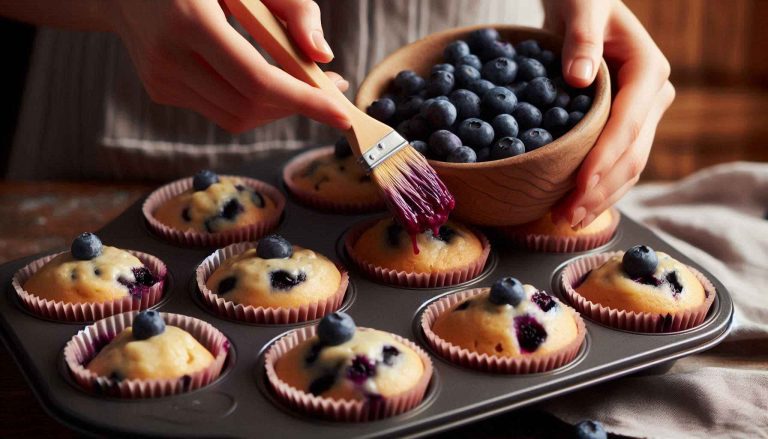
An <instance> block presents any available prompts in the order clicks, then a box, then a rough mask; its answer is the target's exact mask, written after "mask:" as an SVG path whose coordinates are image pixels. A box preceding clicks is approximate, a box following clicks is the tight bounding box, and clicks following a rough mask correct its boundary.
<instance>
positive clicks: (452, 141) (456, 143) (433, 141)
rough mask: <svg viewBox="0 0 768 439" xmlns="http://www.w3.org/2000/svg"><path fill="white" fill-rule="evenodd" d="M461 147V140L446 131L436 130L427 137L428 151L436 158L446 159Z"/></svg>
mask: <svg viewBox="0 0 768 439" xmlns="http://www.w3.org/2000/svg"><path fill="white" fill-rule="evenodd" d="M461 145H462V143H461V139H460V138H459V137H458V136H457V135H456V134H453V133H452V132H450V131H448V130H438V131H435V132H434V133H432V135H431V136H429V150H430V151H432V154H434V155H436V156H437V157H446V156H448V155H449V154H450V153H452V152H453V151H454V150H455V149H458V148H460V147H461Z"/></svg>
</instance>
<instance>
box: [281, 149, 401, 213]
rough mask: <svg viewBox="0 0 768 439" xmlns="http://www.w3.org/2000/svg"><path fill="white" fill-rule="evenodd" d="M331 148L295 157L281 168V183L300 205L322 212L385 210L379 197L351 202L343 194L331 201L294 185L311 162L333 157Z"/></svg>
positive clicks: (310, 151)
mask: <svg viewBox="0 0 768 439" xmlns="http://www.w3.org/2000/svg"><path fill="white" fill-rule="evenodd" d="M333 148H334V147H333V146H326V147H322V148H316V149H312V150H309V151H307V152H304V153H302V154H299V155H297V156H296V157H294V158H293V159H291V161H290V162H288V163H287V164H286V165H285V167H284V168H283V182H285V185H286V186H287V187H288V189H289V190H290V191H291V194H292V195H293V196H294V197H295V198H296V199H297V200H298V201H299V203H300V204H302V205H305V206H308V207H311V208H314V209H317V210H320V211H323V212H332V213H338V214H358V213H372V212H380V211H383V210H384V209H386V207H387V206H386V204H385V203H384V199H383V198H381V196H378V192H377V198H376V199H372V200H367V201H352V200H345V199H343V194H337V195H339V197H340V198H341V199H339V200H331V199H328V198H326V197H323V196H322V195H320V194H318V193H316V192H310V191H306V190H304V189H303V188H301V187H299V186H297V185H296V184H295V178H296V175H298V173H299V172H301V171H302V170H303V169H304V168H305V167H306V166H307V165H308V164H309V163H310V162H311V161H312V160H315V159H317V158H320V157H322V156H327V155H333Z"/></svg>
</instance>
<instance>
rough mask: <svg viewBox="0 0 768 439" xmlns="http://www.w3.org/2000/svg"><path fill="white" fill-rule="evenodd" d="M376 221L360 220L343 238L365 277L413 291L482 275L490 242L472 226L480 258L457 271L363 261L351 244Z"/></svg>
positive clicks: (348, 251)
mask: <svg viewBox="0 0 768 439" xmlns="http://www.w3.org/2000/svg"><path fill="white" fill-rule="evenodd" d="M377 221H379V219H372V220H367V221H363V222H361V223H359V224H357V225H355V226H353V227H352V228H351V229H349V231H348V232H347V235H346V237H345V238H344V248H345V249H346V251H347V254H348V255H349V257H350V259H351V260H352V262H353V263H354V264H355V265H356V266H357V267H358V268H359V269H360V270H362V271H363V272H364V273H365V274H366V275H367V276H368V277H370V278H372V279H375V280H378V281H380V282H384V283H388V284H393V285H401V286H407V287H416V288H439V287H445V286H449V285H456V284H460V283H462V282H467V281H469V280H472V279H474V278H476V277H477V276H479V275H480V273H482V272H483V268H484V267H485V263H486V261H487V260H488V255H489V254H490V253H491V243H490V241H489V240H488V238H487V237H486V236H485V235H484V234H483V233H481V232H479V231H478V230H476V229H474V228H472V227H467V228H468V229H469V230H470V231H471V232H472V233H474V234H475V236H477V238H478V239H479V240H480V244H481V245H482V248H483V251H482V253H481V255H480V257H479V258H478V259H477V260H476V261H474V262H473V263H472V264H469V265H467V266H465V267H461V268H458V269H453V270H441V271H435V272H431V273H420V272H408V271H399V270H393V269H391V268H386V267H382V266H379V265H376V264H373V263H370V262H368V261H366V260H365V259H364V258H362V257H361V256H360V255H359V254H358V253H357V251H355V243H356V242H357V240H358V239H359V238H360V236H361V235H362V234H363V232H365V231H366V230H367V229H368V228H370V227H371V226H372V225H373V224H375V223H376V222H377Z"/></svg>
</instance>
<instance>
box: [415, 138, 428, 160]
mask: <svg viewBox="0 0 768 439" xmlns="http://www.w3.org/2000/svg"><path fill="white" fill-rule="evenodd" d="M411 147H412V148H413V149H415V150H416V151H418V152H419V153H421V155H423V156H425V157H426V155H427V149H428V148H427V143H426V142H424V141H422V140H412V141H411Z"/></svg>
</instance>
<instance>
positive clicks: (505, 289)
mask: <svg viewBox="0 0 768 439" xmlns="http://www.w3.org/2000/svg"><path fill="white" fill-rule="evenodd" d="M524 298H525V290H523V284H522V283H521V282H520V281H519V280H517V279H515V278H514V277H504V278H501V279H499V280H497V281H496V282H494V283H493V285H492V286H491V292H490V294H489V295H488V301H490V302H491V303H492V304H494V305H512V306H517V305H519V304H520V302H521V301H522V300H523V299H524Z"/></svg>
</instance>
